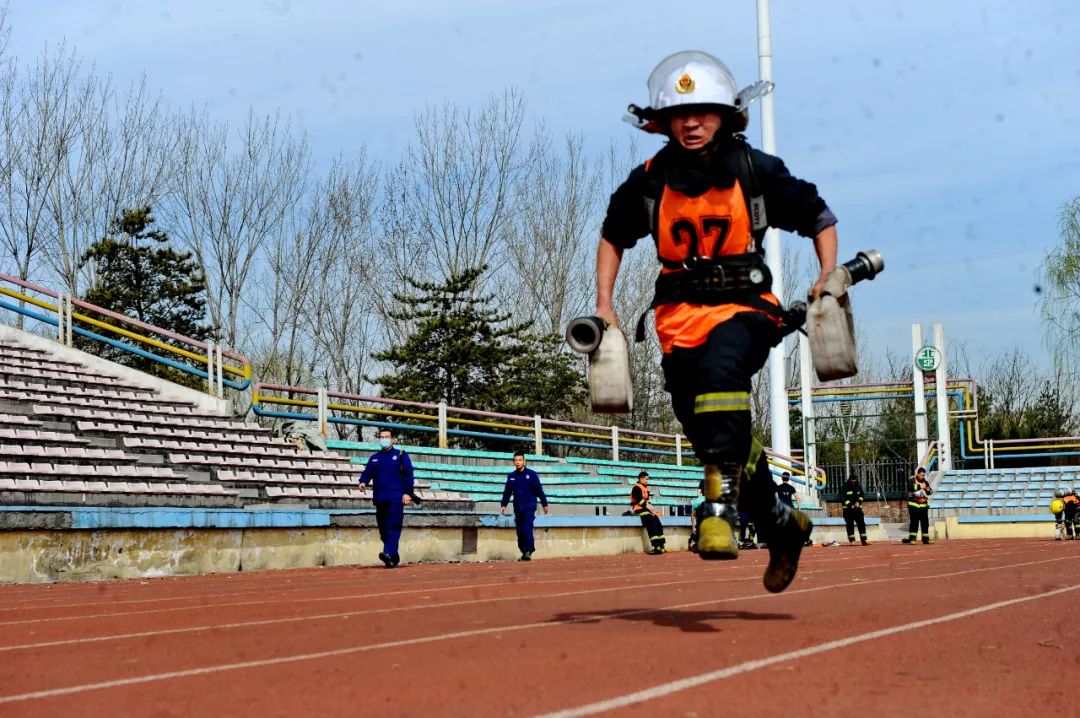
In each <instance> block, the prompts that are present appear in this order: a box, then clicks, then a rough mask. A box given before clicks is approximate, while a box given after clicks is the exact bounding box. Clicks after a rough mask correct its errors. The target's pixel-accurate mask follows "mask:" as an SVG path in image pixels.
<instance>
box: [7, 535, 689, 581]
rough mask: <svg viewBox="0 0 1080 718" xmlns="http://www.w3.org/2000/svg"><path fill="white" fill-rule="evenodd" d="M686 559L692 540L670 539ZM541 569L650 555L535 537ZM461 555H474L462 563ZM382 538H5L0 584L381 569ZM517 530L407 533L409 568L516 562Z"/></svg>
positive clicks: (586, 541) (593, 542)
mask: <svg viewBox="0 0 1080 718" xmlns="http://www.w3.org/2000/svg"><path fill="white" fill-rule="evenodd" d="M665 534H666V535H667V537H668V544H669V546H670V547H671V548H673V549H675V550H685V549H686V543H687V538H688V536H689V531H688V530H687V529H686V528H685V527H672V528H670V529H665ZM535 536H536V549H537V559H543V558H558V557H565V556H582V555H590V556H610V555H615V554H620V553H633V552H640V551H644V550H645V547H646V544H647V537H646V536H645V532H644V530H643V529H641V528H632V527H553V528H537V529H536V533H535ZM463 549H466V550H468V549H475V550H474V551H470V552H468V553H463ZM380 550H382V545H381V543H380V542H379V535H378V530H377V529H375V528H367V527H341V526H328V527H313V528H244V529H231V528H205V529H203V528H191V529H89V530H18V529H16V530H11V531H0V582H3V583H48V582H55V581H106V580H112V579H124V578H141V577H154V576H178V575H197V574H204V573H220V572H229V571H263V570H269V569H279V568H303V567H313V566H346V565H360V566H364V565H381V564H380V562H379V560H378V554H379V551H380ZM519 555H520V553H519V552H518V550H517V539H516V534H515V532H514V530H513V529H506V528H486V527H437V526H434V527H424V526H421V527H408V526H406V529H405V532H404V533H403V535H402V544H401V556H402V560H403V561H405V562H407V563H413V562H446V561H499V560H514V559H517V558H518V556H519Z"/></svg>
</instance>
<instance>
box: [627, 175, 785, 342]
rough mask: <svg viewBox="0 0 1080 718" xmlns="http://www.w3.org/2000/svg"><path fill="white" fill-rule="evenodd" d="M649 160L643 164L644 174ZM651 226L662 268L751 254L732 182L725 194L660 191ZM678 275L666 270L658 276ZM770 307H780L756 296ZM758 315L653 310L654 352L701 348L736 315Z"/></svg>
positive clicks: (672, 307)
mask: <svg viewBox="0 0 1080 718" xmlns="http://www.w3.org/2000/svg"><path fill="white" fill-rule="evenodd" d="M651 163H652V160H651V159H650V160H649V161H647V162H646V163H645V171H646V172H648V170H649V166H650V165H651ZM654 217H655V223H654V238H655V240H656V253H657V255H658V256H659V258H660V260H661V261H662V262H664V263H672V262H674V263H679V264H681V263H682V262H686V261H687V260H691V259H692V258H699V257H706V258H709V259H716V258H719V257H730V256H734V255H739V254H748V253H752V252H754V251H756V248H755V246H754V242H753V237H752V235H751V232H750V227H751V223H750V215H749V213H748V212H747V209H746V200H745V198H744V197H743V190H742V187H741V186H740V184H739V181H738V180H735V182H734V183H733V184H732V186H731V187H728V188H727V189H720V188H718V187H711V188H710V189H708V190H707V191H706V192H705V193H704V194H702V195H699V196H697V197H690V196H688V195H686V194H683V193H682V192H678V191H676V190H674V189H672V188H670V187H668V186H666V185H665V186H663V188H662V190H661V192H660V198H659V200H658V202H657V208H656V212H655V215H654ZM681 271H684V270H682V269H676V268H672V267H669V266H665V267H663V268H662V269H661V270H660V273H661V274H671V273H674V272H681ZM761 297H762V298H764V299H765V300H766V301H768V302H769V303H770V304H774V305H776V306H779V305H780V302H779V300H778V299H777V298H776V297H775V296H774V295H773V294H772V293H765V294H762V295H761ZM755 311H762V310H761V309H757V308H754V307H748V306H745V305H741V304H717V305H704V304H685V303H680V304H661V305H660V306H658V307H656V309H655V316H656V335H657V337H658V338H659V339H660V348H661V350H662V351H663V352H664V353H665V354H670V353H671V351H672V349H673V348H674V347H677V346H678V347H684V348H692V347H696V346H701V345H702V344H704V343H705V339H706V338H707V337H708V336H709V332H711V331H712V330H713V328H714V327H716V325H718V324H720V323H722V322H726V321H727V320H729V319H731V318H732V317H733V316H735V315H736V314H738V313H740V312H755Z"/></svg>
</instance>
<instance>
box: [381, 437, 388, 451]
mask: <svg viewBox="0 0 1080 718" xmlns="http://www.w3.org/2000/svg"><path fill="white" fill-rule="evenodd" d="M379 446H381V447H382V448H384V449H389V448H390V439H379Z"/></svg>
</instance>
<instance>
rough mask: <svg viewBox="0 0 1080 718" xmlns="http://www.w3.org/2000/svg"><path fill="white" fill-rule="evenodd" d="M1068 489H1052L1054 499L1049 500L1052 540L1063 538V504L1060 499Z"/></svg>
mask: <svg viewBox="0 0 1080 718" xmlns="http://www.w3.org/2000/svg"><path fill="white" fill-rule="evenodd" d="M1066 491H1068V489H1054V498H1052V499H1051V500H1050V513H1052V514H1053V515H1054V540H1055V541H1062V540H1064V538H1065V502H1064V501H1062V497H1063V496H1065V492H1066Z"/></svg>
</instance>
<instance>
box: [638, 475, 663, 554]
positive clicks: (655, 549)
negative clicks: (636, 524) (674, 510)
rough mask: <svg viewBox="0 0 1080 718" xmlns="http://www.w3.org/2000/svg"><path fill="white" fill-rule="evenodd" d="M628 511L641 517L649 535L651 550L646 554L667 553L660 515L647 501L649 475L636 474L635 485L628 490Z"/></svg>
mask: <svg viewBox="0 0 1080 718" xmlns="http://www.w3.org/2000/svg"><path fill="white" fill-rule="evenodd" d="M630 510H631V511H632V512H633V514H634V516H640V517H641V525H642V526H644V527H645V530H646V531H647V532H648V533H649V542H650V543H651V544H652V549H651V550H649V551H648V553H649V554H650V555H652V556H659V555H660V554H662V553H664V552H666V551H667V541H666V539H665V538H664V526H663V524H662V523H660V515H659V514H657V513H656V511H654V510H653V507H652V503H651V502H650V501H649V473H648V472H647V471H642V472H641V473H640V474H638V479H637V483H636V484H634V488H632V489H630Z"/></svg>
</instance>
